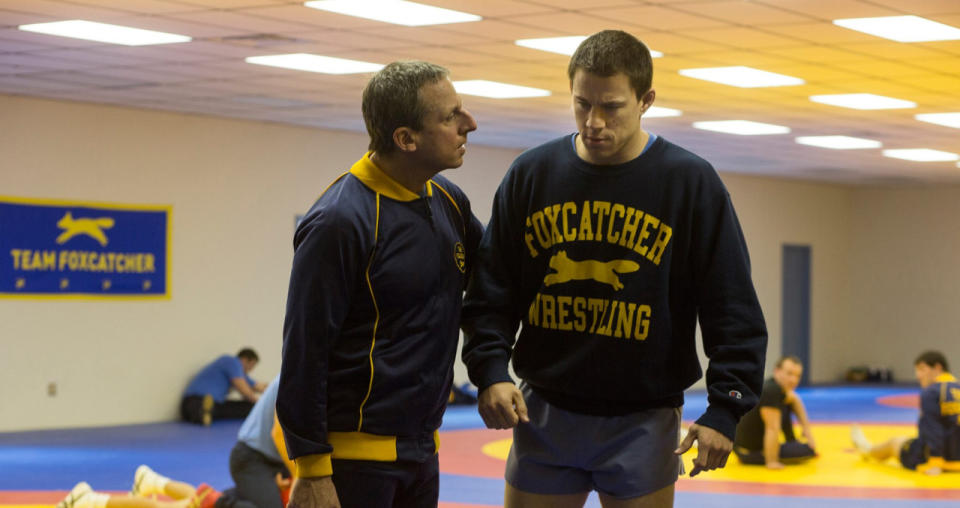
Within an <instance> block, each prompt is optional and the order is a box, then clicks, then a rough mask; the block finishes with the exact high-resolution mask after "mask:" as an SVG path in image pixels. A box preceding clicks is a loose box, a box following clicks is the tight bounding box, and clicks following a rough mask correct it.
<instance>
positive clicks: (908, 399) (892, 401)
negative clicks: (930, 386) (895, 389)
mask: <svg viewBox="0 0 960 508" xmlns="http://www.w3.org/2000/svg"><path fill="white" fill-rule="evenodd" d="M877 404H880V405H881V406H889V407H903V408H907V409H917V408H919V407H920V395H918V394H916V393H908V394H906V395H887V396H886V397H877Z"/></svg>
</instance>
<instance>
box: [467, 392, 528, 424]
mask: <svg viewBox="0 0 960 508" xmlns="http://www.w3.org/2000/svg"><path fill="white" fill-rule="evenodd" d="M478 410H479V411H480V416H481V417H482V418H483V423H485V424H486V425H487V428H488V429H509V428H512V427H516V426H517V423H519V422H523V423H527V422H529V421H530V418H528V417H527V404H526V402H524V400H523V394H522V393H520V389H519V388H517V387H516V386H515V385H514V384H513V383H510V382H502V383H495V384H492V385H490V386H488V387H486V388H485V389H484V390H483V391H482V392H480V397H479V406H478Z"/></svg>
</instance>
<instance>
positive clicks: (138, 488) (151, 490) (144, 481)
mask: <svg viewBox="0 0 960 508" xmlns="http://www.w3.org/2000/svg"><path fill="white" fill-rule="evenodd" d="M159 476H160V475H158V474H157V473H155V472H154V471H153V469H150V466H148V465H146V464H143V465H141V466H140V467H138V468H137V471H136V472H135V473H133V486H132V487H130V495H131V496H133V497H149V496H152V495H154V494H163V492H161V489H160V488H159V486H158V483H159V482H157V479H158V478H159Z"/></svg>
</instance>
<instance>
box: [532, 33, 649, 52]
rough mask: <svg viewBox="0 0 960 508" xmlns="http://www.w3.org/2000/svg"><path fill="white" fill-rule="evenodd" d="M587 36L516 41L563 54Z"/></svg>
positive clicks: (573, 49) (572, 49) (570, 50)
mask: <svg viewBox="0 0 960 508" xmlns="http://www.w3.org/2000/svg"><path fill="white" fill-rule="evenodd" d="M586 38H587V36H586V35H571V36H569V37H544V38H542V39H519V40H517V41H514V42H516V44H517V46H523V47H525V48H532V49H539V50H541V51H549V52H551V53H560V54H561V55H572V54H573V53H574V51H576V50H577V47H579V46H580V43H581V42H583V40H584V39H586ZM650 56H651V57H653V58H660V57H661V56H663V53H661V52H659V51H654V50H652V49H651V50H650Z"/></svg>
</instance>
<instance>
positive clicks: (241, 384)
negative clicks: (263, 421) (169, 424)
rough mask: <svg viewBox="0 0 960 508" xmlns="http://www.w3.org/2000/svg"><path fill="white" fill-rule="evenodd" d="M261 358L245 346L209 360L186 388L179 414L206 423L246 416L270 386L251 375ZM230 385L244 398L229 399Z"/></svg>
mask: <svg viewBox="0 0 960 508" xmlns="http://www.w3.org/2000/svg"><path fill="white" fill-rule="evenodd" d="M259 361H260V357H259V356H258V355H257V352H256V351H254V350H253V349H250V348H243V349H241V350H240V351H239V352H237V355H236V356H230V355H223V356H221V357H219V358H217V359H216V360H214V361H213V362H211V363H210V364H208V365H207V366H206V367H204V368H203V369H202V370H201V371H200V372H198V373H197V375H196V376H194V377H193V379H192V380H191V381H190V384H189V385H187V389H186V390H184V391H183V398H182V399H181V401H180V416H181V417H182V418H183V420H184V421H187V422H190V423H202V424H203V425H210V422H212V421H213V420H221V419H241V418H245V417H246V416H247V414H248V413H250V409H251V408H253V403H254V402H256V401H257V399H258V398H260V396H259V395H258V394H259V393H261V392H263V390H264V389H266V387H267V385H266V383H260V382H257V381H254V380H253V378H251V377H250V375H249V374H250V372H251V371H253V368H254V367H256V366H257V363H258V362H259ZM231 389H234V390H237V391H238V392H240V395H242V396H243V399H244V400H227V394H229V393H230V390H231Z"/></svg>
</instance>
